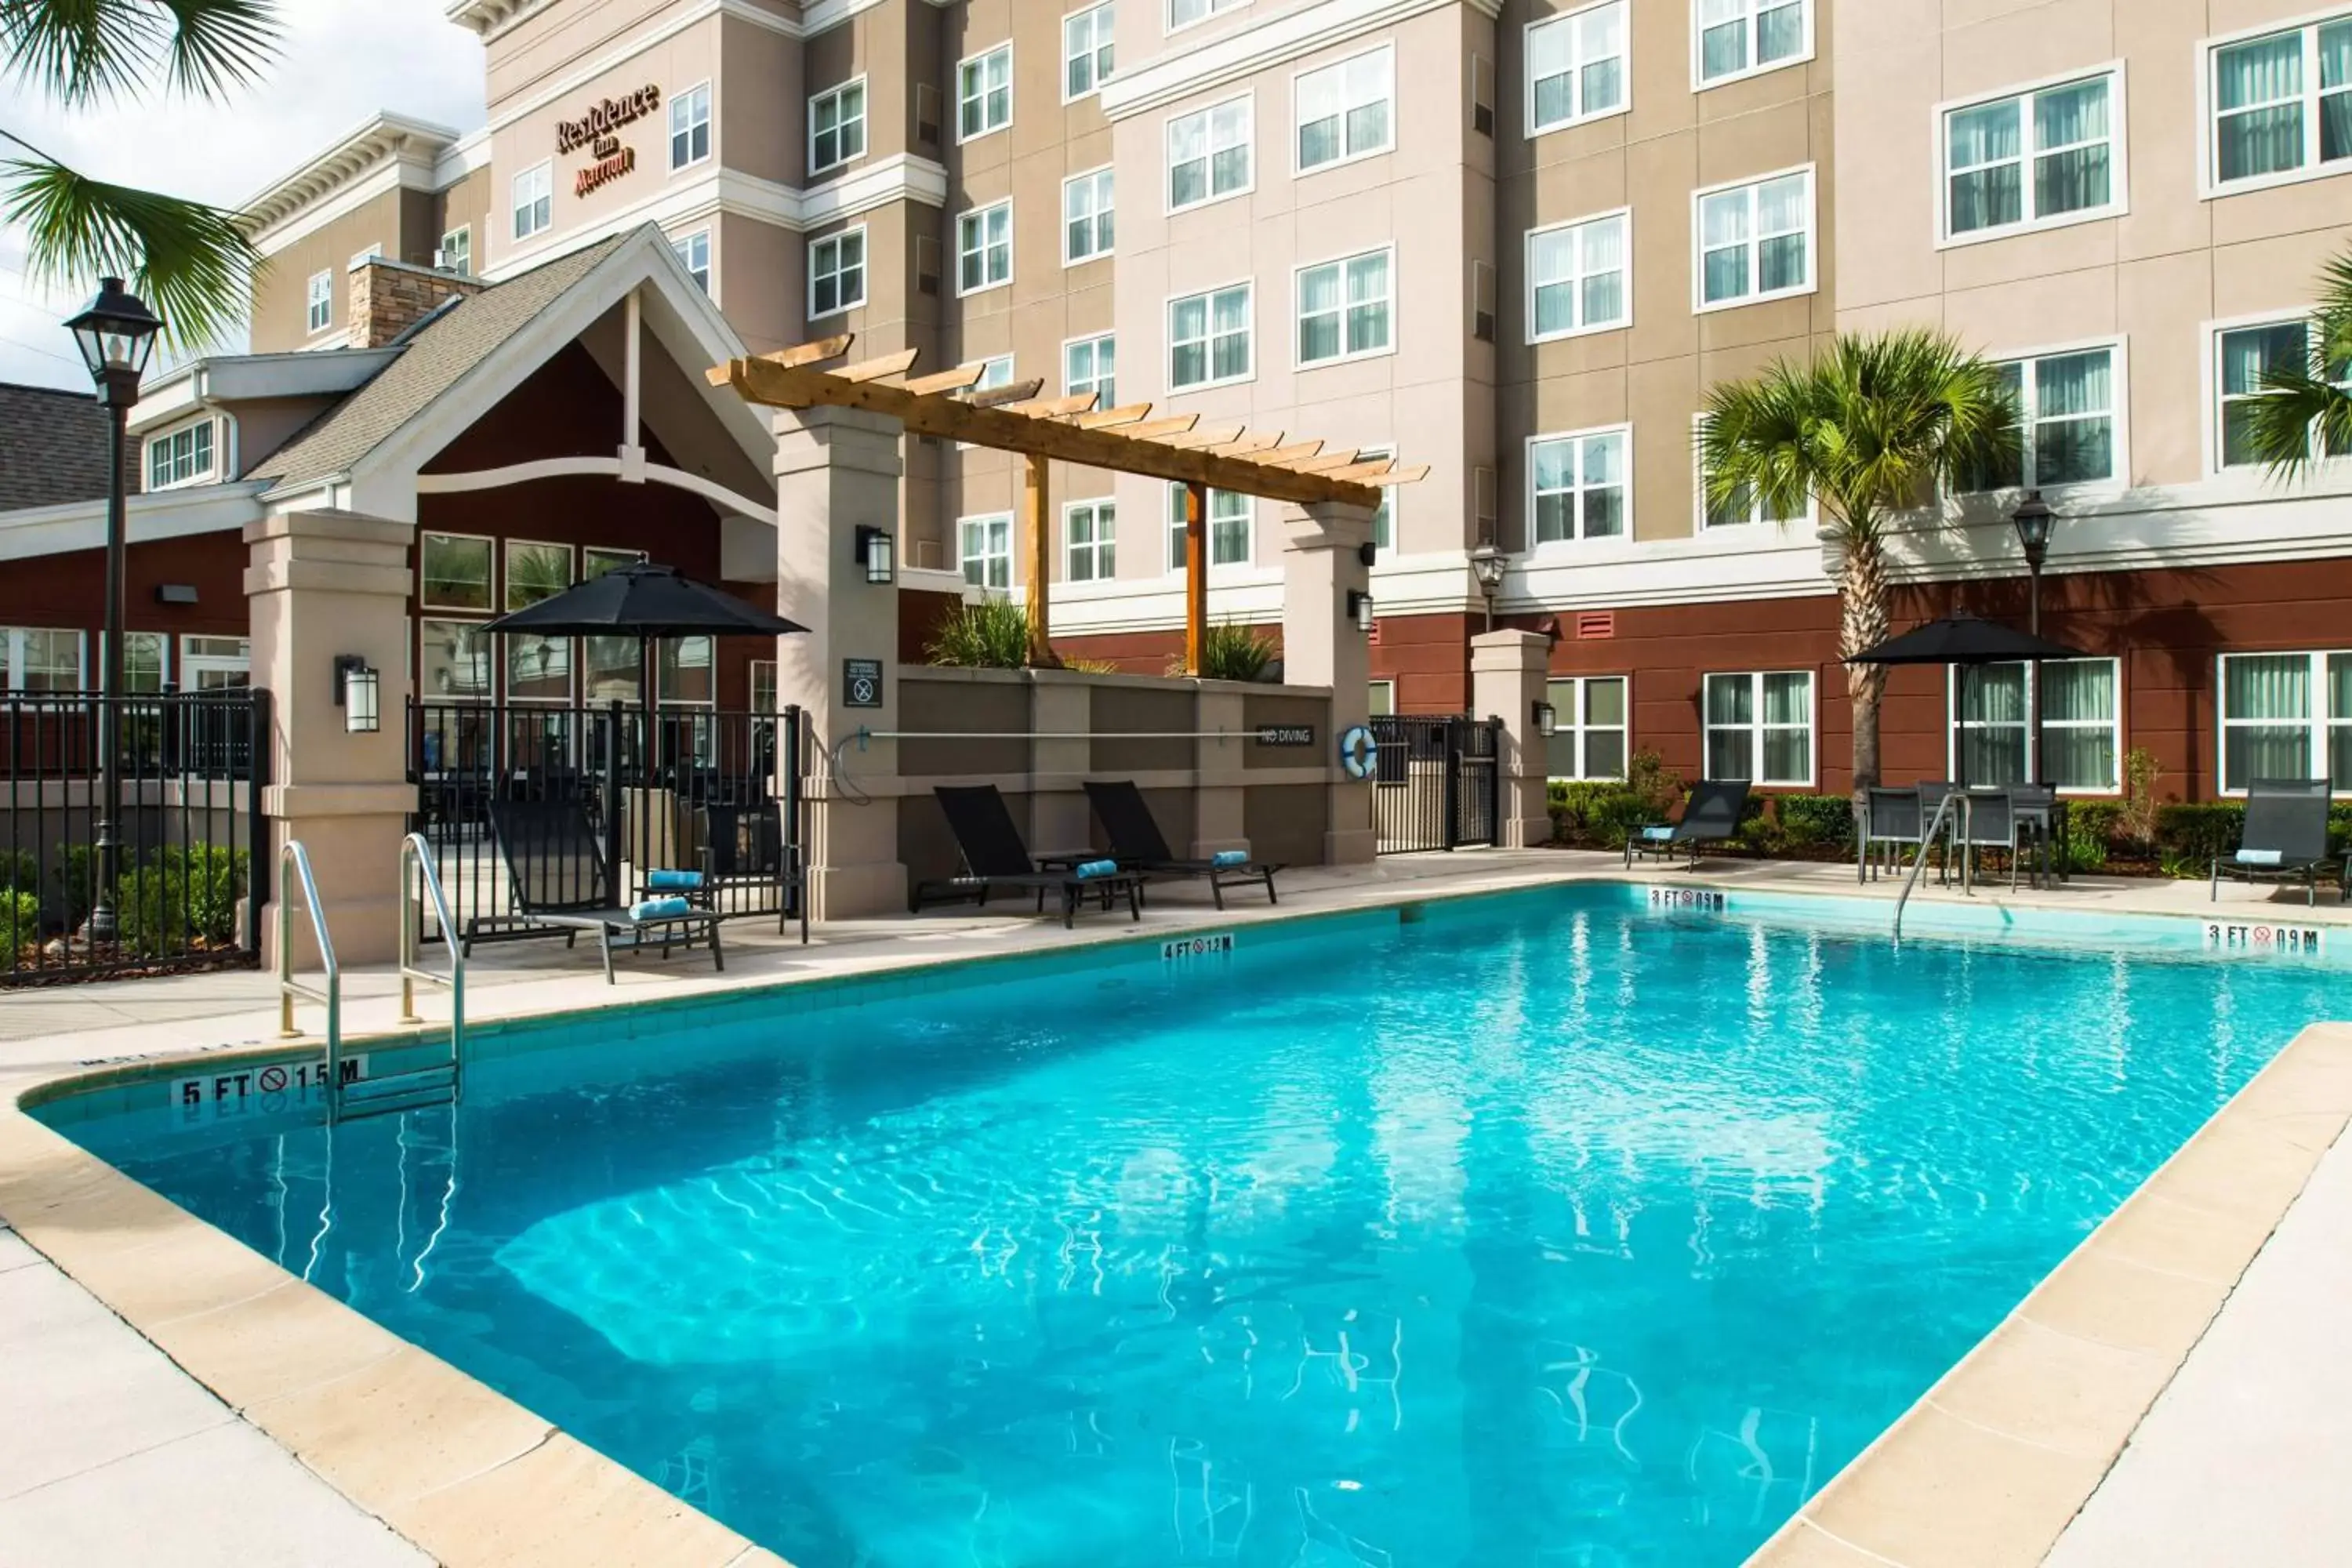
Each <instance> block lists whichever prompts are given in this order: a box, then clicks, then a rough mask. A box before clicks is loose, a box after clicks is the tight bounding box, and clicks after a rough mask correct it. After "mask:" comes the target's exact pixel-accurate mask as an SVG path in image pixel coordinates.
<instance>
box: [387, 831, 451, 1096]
mask: <svg viewBox="0 0 2352 1568" xmlns="http://www.w3.org/2000/svg"><path fill="white" fill-rule="evenodd" d="M412 887H422V888H423V889H425V901H426V902H427V903H428V904H429V905H430V906H431V907H432V910H433V918H434V920H435V921H438V922H439V924H440V927H441V945H442V947H443V949H444V950H445V951H446V952H448V954H449V973H446V974H442V973H436V972H435V971H433V970H430V969H426V968H425V967H424V966H423V965H421V964H420V963H417V958H418V953H417V951H416V950H417V947H418V944H419V938H420V932H419V931H418V923H419V922H417V921H413V920H411V919H409V905H408V890H409V889H410V888H412ZM420 980H422V981H424V982H425V984H428V985H441V986H446V987H447V989H448V992H449V1098H450V1100H453V1101H454V1100H456V1099H457V1085H458V1080H459V1079H460V1078H462V1077H463V1076H464V1072H465V1060H466V944H465V943H464V942H461V941H459V940H458V936H457V921H454V920H452V919H451V918H450V915H449V900H448V899H447V898H446V897H445V896H444V895H443V893H442V891H441V873H440V871H439V870H438V869H436V868H435V866H434V864H433V846H431V845H430V844H427V843H426V842H425V835H423V834H422V833H412V834H410V835H408V837H405V838H403V839H402V840H401V841H400V1021H401V1022H402V1023H404V1024H421V1023H423V1022H424V1021H425V1020H424V1018H423V1017H422V1016H420V1015H419V1014H418V1013H417V1011H416V983H417V982H418V981H420Z"/></svg>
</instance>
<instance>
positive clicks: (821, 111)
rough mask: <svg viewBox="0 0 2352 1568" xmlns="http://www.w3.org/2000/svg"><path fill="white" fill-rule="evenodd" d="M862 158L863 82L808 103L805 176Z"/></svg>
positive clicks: (843, 86) (819, 96) (859, 80)
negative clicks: (807, 163)
mask: <svg viewBox="0 0 2352 1568" xmlns="http://www.w3.org/2000/svg"><path fill="white" fill-rule="evenodd" d="M865 155H866V79H865V78H864V77H859V78H858V79H856V81H852V82H844V83H843V84H842V85H841V86H839V87H836V88H835V89H832V90H831V91H828V92H821V93H819V94H817V95H816V96H815V97H814V98H813V99H810V100H809V173H810V174H819V173H822V172H823V171H824V170H826V169H830V168H833V167H834V166H835V165H836V164H839V163H848V162H849V161H850V160H851V159H853V158H862V157H864V156H865Z"/></svg>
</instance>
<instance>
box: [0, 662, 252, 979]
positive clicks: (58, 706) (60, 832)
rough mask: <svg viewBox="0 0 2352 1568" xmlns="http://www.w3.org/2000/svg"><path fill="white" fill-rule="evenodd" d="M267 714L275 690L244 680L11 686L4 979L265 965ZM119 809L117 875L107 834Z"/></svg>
mask: <svg viewBox="0 0 2352 1568" xmlns="http://www.w3.org/2000/svg"><path fill="white" fill-rule="evenodd" d="M110 710H112V713H113V716H114V718H115V720H116V737H115V744H116V747H117V752H116V758H117V773H118V775H119V780H120V784H119V789H120V793H119V795H117V796H116V798H115V799H114V800H113V801H112V802H111V803H110V802H109V801H108V800H107V797H106V791H105V787H104V779H105V746H106V737H107V718H108V715H109V711H110ZM268 714H269V699H268V693H266V692H260V691H252V690H245V689H237V690H230V691H205V692H187V693H177V692H173V693H163V694H150V695H142V696H132V697H121V698H114V699H108V698H104V697H100V696H99V695H97V694H96V693H94V692H46V693H24V692H18V693H9V694H6V695H5V696H0V726H5V735H0V746H5V774H0V783H5V794H0V801H5V822H0V985H26V984H42V983H44V982H48V981H58V980H82V979H89V978H93V977H97V976H102V975H110V974H131V973H152V972H159V971H171V970H180V969H190V968H202V967H213V966H236V965H239V964H251V963H257V962H258V958H259V954H260V950H261V942H260V936H261V931H260V910H261V907H262V905H263V904H265V903H266V902H268V891H269V889H268V878H269V874H270V870H271V867H270V862H269V853H268V837H267V835H268V823H267V820H266V819H265V818H264V817H263V816H262V815H261V791H262V787H263V785H265V784H267V783H268V779H267V778H266V777H265V776H264V774H265V772H266V769H267V759H268ZM109 818H111V820H112V823H113V826H114V858H113V859H114V869H113V875H112V877H111V879H109V878H108V877H107V876H106V875H105V873H104V871H103V859H104V858H103V856H102V855H101V853H100V843H99V837H100V835H99V829H100V824H101V823H102V822H104V821H106V820H108V819H109ZM101 894H110V895H111V897H110V898H101V896H100V895H101ZM101 904H106V905H108V906H110V912H111V914H112V916H113V920H114V937H113V940H111V941H107V940H103V938H102V928H103V925H104V920H103V918H102V914H101V918H100V920H99V921H97V922H96V926H97V927H98V928H99V929H93V921H92V918H91V917H92V915H93V914H94V913H100V912H101V911H100V905H101Z"/></svg>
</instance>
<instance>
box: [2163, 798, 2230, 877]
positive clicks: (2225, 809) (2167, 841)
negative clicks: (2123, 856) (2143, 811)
mask: <svg viewBox="0 0 2352 1568" xmlns="http://www.w3.org/2000/svg"><path fill="white" fill-rule="evenodd" d="M2245 830H2246V808H2245V807H2244V806H2243V805H2241V804H2239V803H2238V802H2236V801H2212V802H2200V803H2199V804H2197V805H2179V804H2175V805H2168V806H2165V807H2163V808H2162V809H2160V810H2158V812H2157V814H2156V860H2157V864H2158V866H2160V867H2162V868H2163V869H2164V873H2165V875H2166V876H2168V877H2202V876H2204V875H2206V874H2207V872H2208V870H2209V869H2210V867H2211V865H2212V862H2213V861H2215V860H2218V859H2223V858H2227V857H2229V856H2231V855H2232V854H2235V853H2236V852H2237V848H2238V841H2239V839H2240V838H2241V837H2243V835H2244V833H2245Z"/></svg>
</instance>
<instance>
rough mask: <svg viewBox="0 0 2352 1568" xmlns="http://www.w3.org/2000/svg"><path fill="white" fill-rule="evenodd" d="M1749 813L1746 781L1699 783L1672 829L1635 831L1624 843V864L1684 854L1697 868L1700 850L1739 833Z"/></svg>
mask: <svg viewBox="0 0 2352 1568" xmlns="http://www.w3.org/2000/svg"><path fill="white" fill-rule="evenodd" d="M1747 812H1748V781H1747V780H1746V779H1701V780H1700V781H1699V782H1698V784H1697V786H1696V787H1695V788H1694V789H1693V790H1692V791H1691V795H1690V801H1689V803H1688V804H1687V805H1685V806H1684V807H1683V819H1682V820H1681V821H1680V822H1677V823H1675V824H1674V825H1673V826H1671V827H1670V826H1665V825H1664V824H1663V823H1661V824H1659V825H1658V826H1654V827H1637V828H1635V829H1634V830H1633V832H1632V833H1631V834H1630V835H1628V836H1627V837H1626V839H1625V864H1626V865H1627V866H1628V867H1631V866H1632V865H1633V861H1634V858H1635V857H1637V856H1638V857H1640V858H1643V859H1645V860H1646V859H1650V858H1653V857H1654V858H1658V859H1661V860H1672V859H1674V858H1675V856H1677V855H1680V854H1683V853H1685V852H1687V853H1688V854H1689V856H1690V863H1691V865H1693V866H1694V867H1696V865H1697V864H1698V851H1699V846H1700V845H1702V844H1722V843H1725V842H1727V841H1728V840H1729V839H1730V837H1731V836H1732V835H1733V834H1735V833H1737V832H1738V831H1739V819H1740V818H1741V817H1742V816H1746V815H1747Z"/></svg>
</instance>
